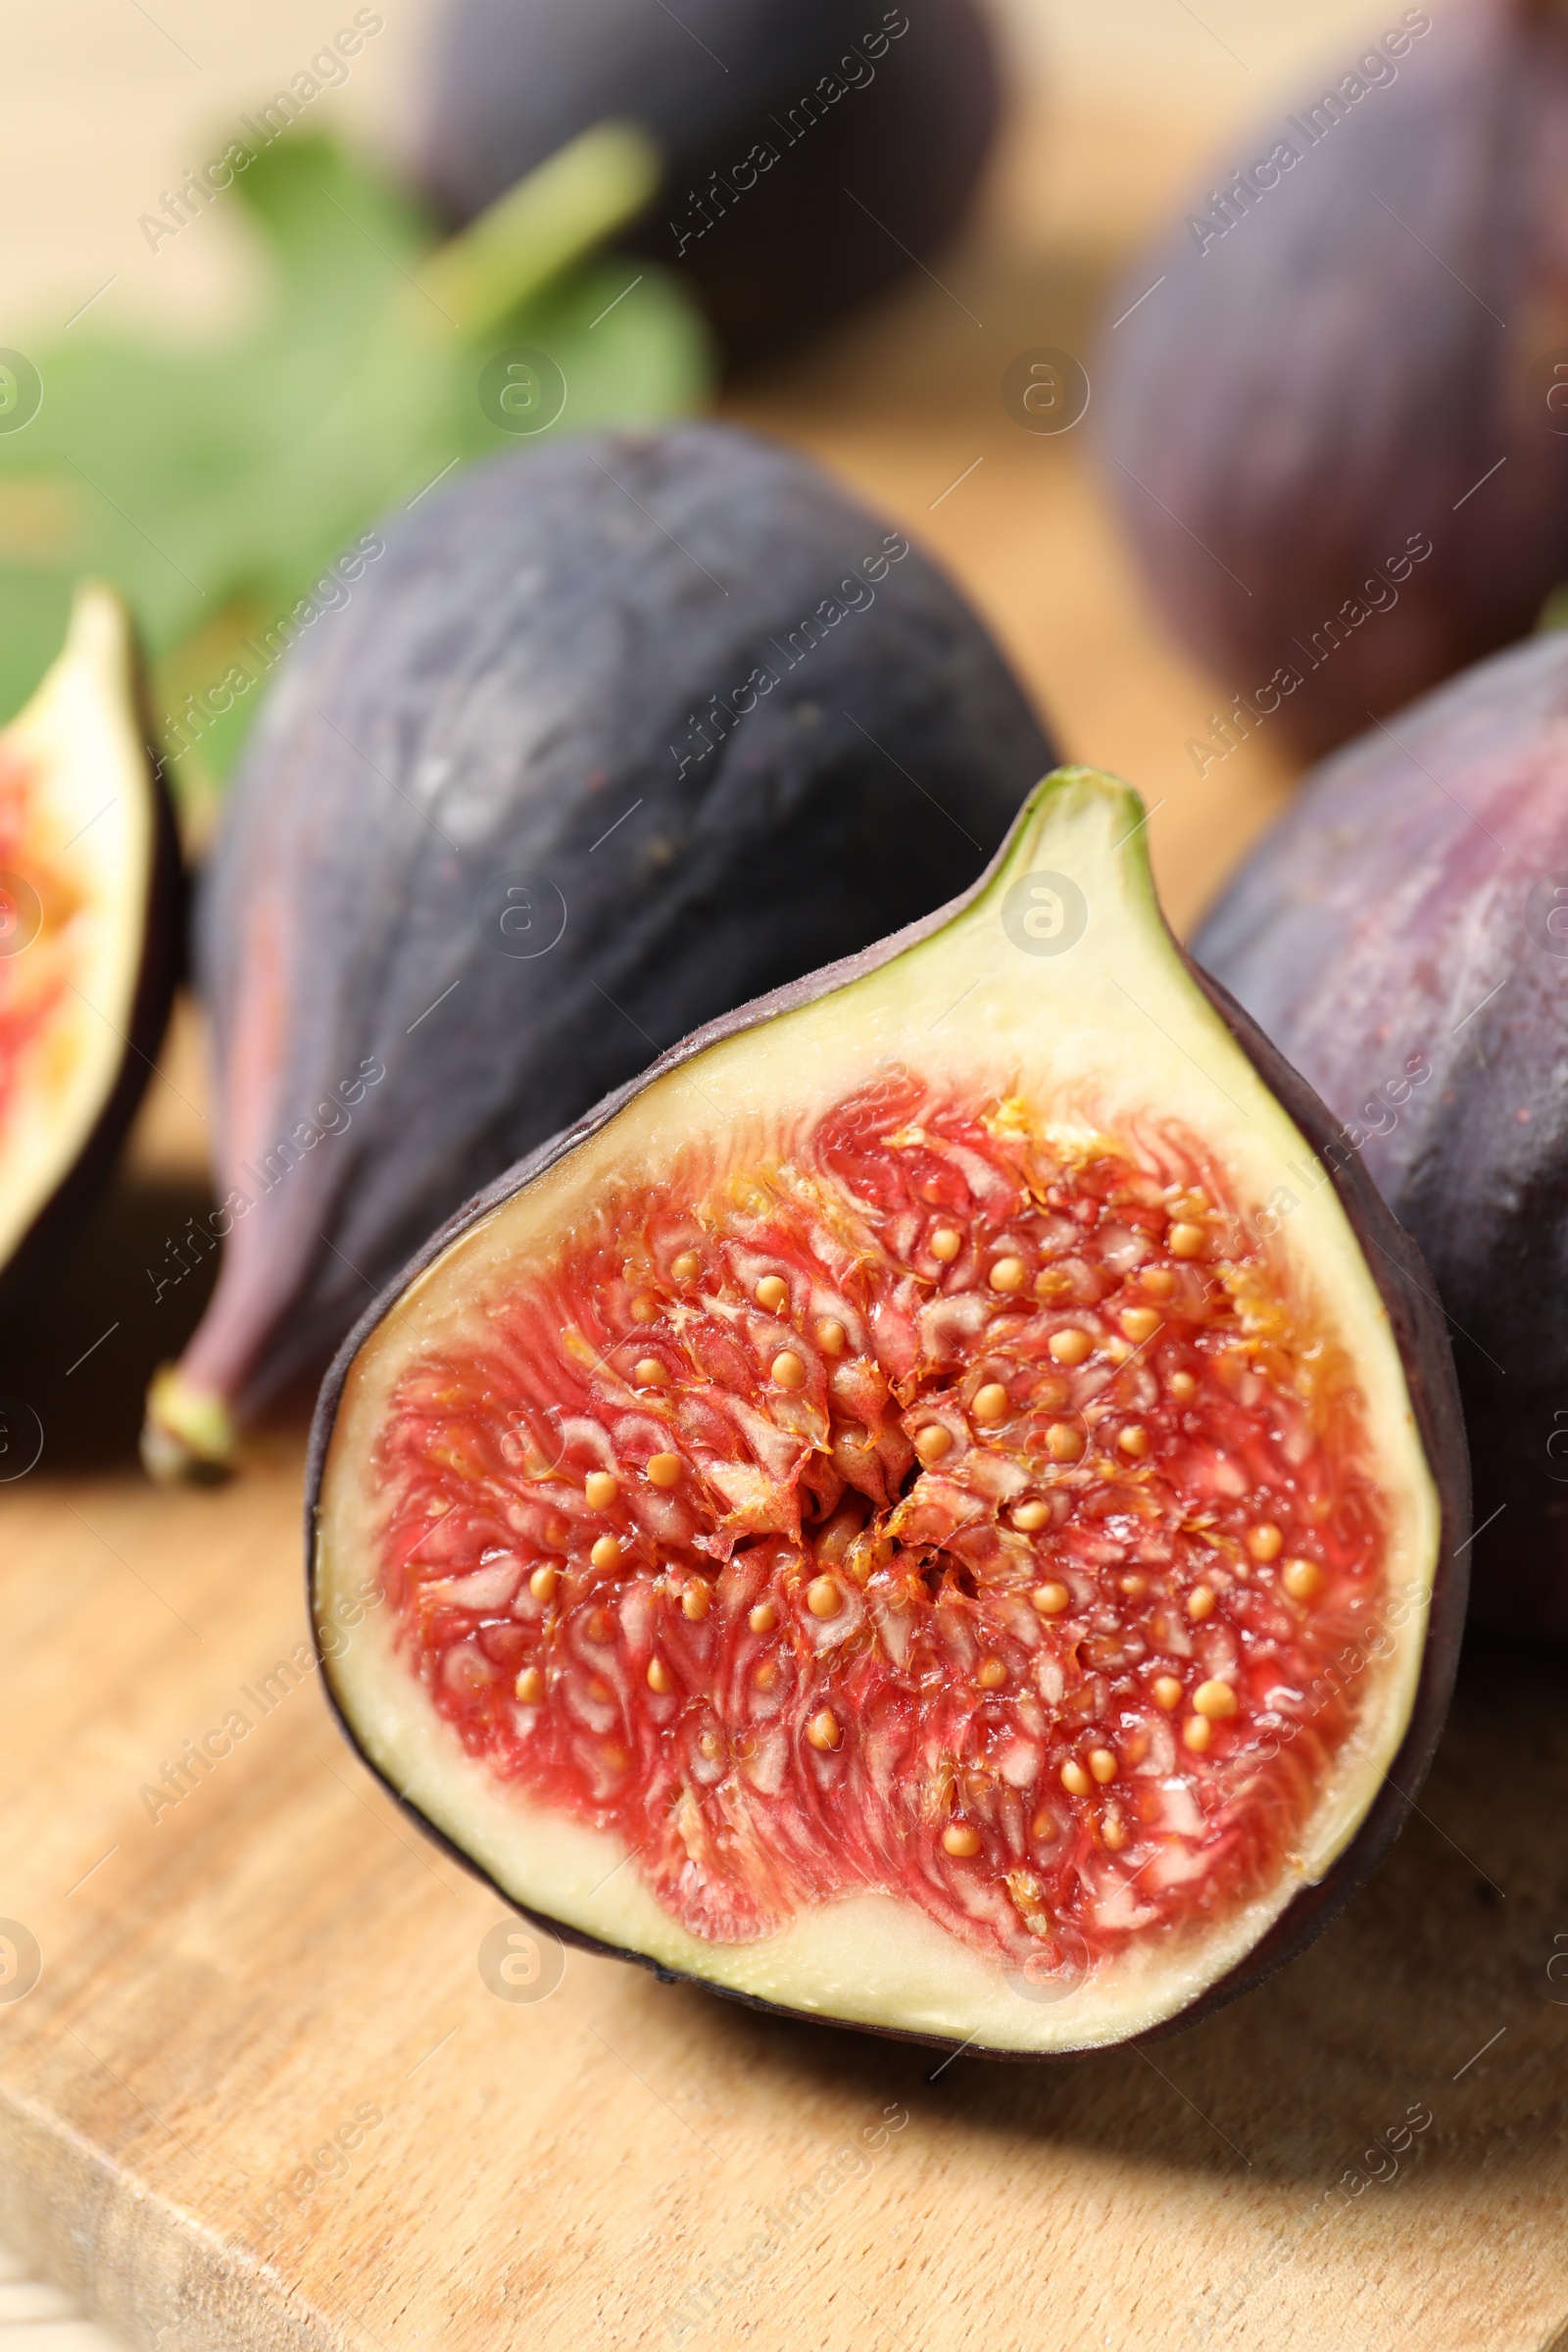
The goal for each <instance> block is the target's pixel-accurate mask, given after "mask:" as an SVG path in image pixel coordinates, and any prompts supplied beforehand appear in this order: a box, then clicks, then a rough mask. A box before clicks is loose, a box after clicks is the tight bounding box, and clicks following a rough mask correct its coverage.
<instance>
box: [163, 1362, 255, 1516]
mask: <svg viewBox="0 0 1568 2352" xmlns="http://www.w3.org/2000/svg"><path fill="white" fill-rule="evenodd" d="M236 1444H237V1439H236V1434H235V1430H234V1422H233V1417H232V1415H231V1414H230V1412H229V1409H228V1406H227V1405H226V1404H225V1402H224V1401H223V1399H222V1397H218V1396H215V1395H214V1394H213V1393H212V1391H210V1390H208V1389H198V1388H195V1387H194V1386H193V1385H192V1384H191V1382H190V1381H188V1380H187V1379H186V1378H185V1376H184V1374H183V1373H182V1372H181V1371H180V1368H179V1366H178V1365H177V1364H165V1365H163V1366H162V1368H161V1369H160V1370H159V1371H158V1372H156V1373H155V1374H154V1375H153V1379H152V1383H151V1386H150V1387H149V1389H148V1391H147V1412H146V1418H145V1420H144V1421H143V1423H142V1432H141V1458H142V1465H143V1467H144V1468H145V1470H146V1472H147V1474H148V1476H149V1477H150V1478H152V1479H154V1480H156V1482H157V1483H158V1485H159V1486H164V1487H172V1486H213V1485H216V1484H217V1483H218V1482H219V1481H220V1480H221V1479H225V1478H227V1477H228V1476H229V1474H230V1472H231V1471H232V1469H233V1467H234V1453H235V1446H236Z"/></svg>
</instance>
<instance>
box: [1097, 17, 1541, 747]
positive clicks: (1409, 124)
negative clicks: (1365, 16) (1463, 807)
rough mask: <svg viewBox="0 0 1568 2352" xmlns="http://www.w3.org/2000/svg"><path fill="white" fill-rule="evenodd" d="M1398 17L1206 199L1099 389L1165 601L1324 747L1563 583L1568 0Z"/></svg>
mask: <svg viewBox="0 0 1568 2352" xmlns="http://www.w3.org/2000/svg"><path fill="white" fill-rule="evenodd" d="M1390 15H1391V18H1392V20H1393V21H1392V22H1391V24H1390V25H1389V26H1388V27H1387V29H1386V30H1385V31H1384V33H1383V34H1382V36H1381V37H1380V38H1379V39H1377V40H1374V41H1373V42H1371V44H1370V45H1369V46H1367V47H1365V48H1363V49H1362V50H1360V51H1359V52H1352V51H1351V50H1349V49H1348V48H1347V49H1346V51H1345V53H1344V54H1343V55H1340V56H1334V55H1331V56H1330V57H1328V58H1327V59H1326V61H1325V66H1324V71H1323V72H1322V73H1321V74H1320V75H1319V76H1318V77H1317V78H1316V79H1315V80H1314V81H1313V82H1312V84H1311V85H1310V86H1309V87H1308V88H1307V89H1306V90H1305V91H1303V92H1302V94H1301V97H1300V99H1299V101H1298V103H1297V104H1296V106H1295V107H1294V109H1289V110H1287V109H1286V108H1283V107H1282V108H1281V109H1280V110H1279V112H1278V113H1277V114H1276V115H1275V116H1274V117H1272V118H1270V119H1269V120H1267V121H1266V122H1264V123H1262V124H1261V125H1260V126H1259V127H1258V129H1257V131H1256V133H1255V135H1254V136H1253V137H1252V138H1251V139H1250V140H1249V139H1239V140H1238V142H1237V144H1236V146H1235V148H1234V151H1233V152H1232V153H1231V154H1230V155H1229V156H1227V157H1226V158H1225V159H1223V162H1222V163H1221V164H1220V166H1219V167H1218V168H1217V170H1216V172H1215V176H1214V181H1213V184H1212V185H1211V186H1210V187H1208V188H1206V189H1199V190H1195V191H1194V193H1193V196H1192V199H1191V204H1190V208H1189V211H1188V214H1187V217H1186V218H1185V219H1184V220H1183V221H1182V222H1181V223H1180V225H1179V226H1177V227H1175V228H1174V229H1173V230H1172V232H1171V233H1170V235H1169V237H1168V238H1167V239H1166V240H1165V241H1164V242H1163V243H1162V244H1161V245H1160V246H1158V247H1157V248H1156V249H1155V250H1153V251H1152V252H1150V253H1148V254H1146V255H1145V256H1144V257H1143V258H1142V259H1141V260H1140V261H1139V263H1138V264H1137V266H1136V268H1135V269H1134V270H1133V271H1132V273H1131V274H1130V275H1129V277H1128V279H1127V281H1126V283H1125V285H1124V287H1123V288H1122V289H1121V292H1120V294H1119V295H1118V297H1117V298H1116V300H1115V301H1114V303H1113V305H1112V308H1111V312H1110V317H1111V318H1112V319H1115V320H1117V323H1116V324H1115V325H1113V326H1111V327H1109V328H1107V329H1106V331H1105V334H1104V337H1103V353H1102V368H1103V374H1102V377H1101V380H1100V383H1099V385H1098V386H1097V390H1098V392H1099V394H1100V398H1099V401H1098V403H1097V411H1098V415H1099V418H1100V424H1101V431H1102V447H1103V455H1104V458H1105V460H1106V466H1105V470H1106V473H1107V475H1108V477H1109V482H1110V486H1111V489H1112V492H1113V495H1114V496H1115V498H1116V501H1117V503H1118V505H1119V507H1120V509H1121V512H1122V515H1123V516H1124V517H1125V520H1126V523H1127V527H1128V529H1129V531H1130V532H1131V535H1132V538H1133V541H1134V544H1135V546H1136V548H1137V550H1138V552H1139V554H1140V556H1141V558H1142V560H1143V564H1144V566H1145V570H1146V572H1147V576H1148V579H1149V582H1150V585H1151V587H1152V592H1153V595H1154V598H1155V600H1156V602H1157V604H1158V605H1159V607H1160V608H1161V610H1162V611H1163V612H1164V613H1165V614H1166V616H1167V617H1168V619H1169V621H1170V623H1171V626H1172V628H1173V629H1174V630H1175V631H1176V632H1177V633H1178V634H1179V635H1180V636H1181V637H1182V638H1183V639H1184V640H1185V642H1186V643H1187V645H1188V646H1189V647H1190V648H1191V650H1192V651H1193V652H1194V653H1195V654H1196V655H1197V656H1198V658H1199V660H1200V661H1201V662H1203V663H1204V664H1205V665H1206V666H1207V667H1208V668H1209V669H1210V670H1212V671H1213V672H1214V673H1215V675H1216V676H1217V677H1218V678H1219V679H1220V680H1221V681H1222V683H1223V686H1224V689H1225V693H1226V695H1227V696H1230V697H1234V698H1239V699H1238V702H1237V704H1236V706H1235V707H1236V708H1237V709H1238V714H1239V717H1240V719H1241V723H1242V725H1243V726H1244V727H1249V728H1250V726H1251V725H1252V723H1253V722H1254V721H1255V719H1256V718H1258V717H1259V716H1261V717H1263V718H1265V719H1266V720H1267V722H1268V723H1269V724H1270V725H1273V726H1277V727H1278V728H1279V729H1280V730H1281V731H1282V732H1284V733H1287V734H1288V735H1289V736H1290V737H1291V739H1292V740H1293V741H1294V743H1295V744H1296V745H1297V746H1298V747H1299V749H1301V750H1303V751H1305V752H1306V753H1308V754H1311V755H1315V754H1317V753H1318V752H1321V751H1324V750H1327V749H1328V748H1330V747H1331V746H1333V745H1334V744H1336V743H1339V742H1342V741H1344V739H1345V738H1346V737H1347V736H1348V735H1351V734H1353V733H1355V732H1356V731H1357V730H1358V729H1359V728H1361V727H1362V726H1364V725H1365V723H1366V720H1367V718H1368V716H1369V715H1370V714H1373V713H1379V712H1385V711H1392V710H1395V709H1397V708H1398V707H1399V706H1400V705H1401V704H1402V703H1404V702H1406V701H1407V700H1408V699H1409V698H1410V697H1411V696H1413V695H1416V694H1420V693H1423V692H1425V690H1426V689H1427V688H1428V687H1430V686H1433V685H1435V684H1437V683H1438V681H1439V680H1440V679H1442V678H1445V677H1447V676H1448V675H1450V674H1451V673H1452V672H1453V671H1454V670H1457V669H1460V668H1462V667H1463V666H1464V665H1465V664H1466V663H1467V662H1472V661H1475V660H1476V659H1478V658H1479V657H1480V656H1482V655H1484V654H1488V653H1491V652H1492V651H1494V650H1495V648H1496V647H1498V646H1501V645H1505V644H1508V643H1509V642H1511V641H1512V640H1513V639H1514V638H1516V637H1519V636H1521V635H1522V634H1524V632H1525V631H1526V630H1528V629H1529V628H1530V626H1531V624H1532V623H1533V621H1534V620H1535V618H1536V615H1537V613H1539V611H1540V609H1541V607H1542V605H1543V603H1544V600H1545V598H1546V597H1547V596H1548V594H1549V593H1550V592H1551V590H1552V589H1553V588H1555V587H1556V586H1557V585H1558V584H1559V583H1560V582H1561V581H1562V580H1563V579H1564V578H1565V577H1568V208H1565V206H1564V203H1563V188H1564V185H1565V174H1568V9H1565V8H1563V7H1561V6H1554V5H1544V4H1539V5H1527V4H1526V0H1467V4H1466V5H1461V6H1456V7H1454V8H1452V9H1451V10H1446V11H1442V12H1434V13H1433V14H1431V15H1429V14H1428V13H1427V11H1426V10H1424V9H1421V8H1410V9H1405V10H1404V11H1403V12H1402V13H1400V14H1398V15H1397V16H1395V15H1394V12H1392V11H1391V12H1390ZM1140 297H1142V298H1143V299H1140ZM1135 304H1136V308H1133V307H1132V306H1133V305H1135ZM1249 713H1250V714H1249ZM1276 713H1277V716H1276V715H1275V714H1276Z"/></svg>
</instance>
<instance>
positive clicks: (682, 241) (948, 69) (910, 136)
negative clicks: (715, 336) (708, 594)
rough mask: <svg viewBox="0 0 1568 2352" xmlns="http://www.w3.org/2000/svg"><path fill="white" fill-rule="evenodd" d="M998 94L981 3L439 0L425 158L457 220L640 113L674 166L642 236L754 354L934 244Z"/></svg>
mask: <svg viewBox="0 0 1568 2352" xmlns="http://www.w3.org/2000/svg"><path fill="white" fill-rule="evenodd" d="M999 103H1000V75H999V70H998V61H997V55H996V49H995V45H994V42H993V39H992V35H991V33H990V30H989V28H988V26H987V24H986V21H985V18H984V16H983V14H982V13H981V10H980V9H979V7H978V6H977V5H976V0H906V4H905V5H902V6H899V7H896V8H885V7H884V6H883V5H882V0H854V4H853V5H846V0H681V6H680V8H679V9H678V10H672V9H666V8H664V7H662V5H660V4H659V0H447V5H446V6H445V8H444V10H443V12H442V13H441V15H440V16H439V17H438V19H437V24H436V30H435V35H434V48H433V55H432V59H431V68H430V87H429V95H428V98H427V100H426V103H425V107H424V113H423V119H422V122H421V123H420V124H419V127H418V131H417V159H416V168H417V176H418V177H419V179H420V180H421V181H422V183H423V185H424V188H425V190H426V192H427V194H428V195H429V197H430V198H431V200H432V201H433V202H434V204H435V205H436V207H437V209H438V210H439V211H441V212H442V213H444V214H445V216H446V217H447V218H448V219H449V220H451V221H466V220H467V219H469V218H470V217H471V216H472V215H473V214H474V213H476V212H478V211H479V210H480V208H481V207H482V206H484V205H486V204H488V203H489V202H490V201H491V200H492V199H493V198H494V197H496V196H498V195H499V194H500V193H501V191H502V189H504V188H506V187H508V186H510V185H511V183H512V182H513V181H514V180H515V179H516V178H518V177H519V176H520V175H521V173H523V172H528V171H530V170H532V168H533V167H534V165H536V164H538V163H539V162H541V161H542V160H543V158H544V157H546V156H548V155H550V154H552V153H553V152H554V151H555V150H556V149H557V148H558V147H560V146H561V145H562V144H563V142H564V140H566V139H569V138H571V137H572V136H573V135H574V134H575V133H576V132H578V131H580V130H584V129H586V128H587V127H588V126H589V125H590V124H591V123H598V122H601V121H604V120H605V119H607V118H612V117H629V118H631V119H633V120H634V121H636V122H638V123H642V124H643V125H644V126H645V127H646V128H647V129H648V130H649V131H650V132H651V133H652V135H653V136H654V138H655V139H656V140H657V142H658V143H659V145H660V147H661V149H662V152H663V154H664V156H665V158H666V162H667V170H666V172H665V176H664V181H663V184H662V188H661V191H660V194H659V196H658V198H657V199H656V200H655V202H654V204H653V206H652V207H651V208H650V210H649V212H648V214H647V216H646V218H645V220H644V222H643V225H642V230H641V237H640V242H641V245H642V248H643V250H644V251H645V252H646V253H647V254H648V255H649V256H650V257H651V258H652V259H653V260H655V261H658V262H662V263H666V264H671V265H678V267H679V269H680V270H681V272H682V273H683V274H684V275H685V276H687V277H688V278H689V279H690V281H691V282H692V284H693V285H694V286H695V288H696V290H697V292H698V294H699V296H700V298H701V300H702V301H703V303H704V305H705V307H706V308H707V310H708V313H709V315H710V317H711V319H712V321H713V324H714V325H715V327H716V328H717V330H718V333H719V335H720V337H721V339H722V341H723V342H724V344H725V346H726V348H727V349H728V350H729V352H730V353H731V354H732V356H734V357H736V358H745V357H749V356H751V355H753V354H756V353H758V352H760V351H762V350H764V349H766V348H767V347H768V346H772V345H777V344H780V343H782V342H785V341H787V340H789V339H791V338H794V337H798V336H801V335H803V334H806V333H809V332H810V331H811V330H813V329H815V328H817V327H821V326H823V325H825V324H827V323H828V321H830V320H831V319H837V318H838V317H840V316H841V315H842V314H843V313H845V312H847V311H849V310H852V309H854V308H855V306H856V305H857V304H858V303H861V302H864V301H866V300H867V299H868V298H869V297H871V296H872V295H875V294H878V293H880V292H881V291H882V289H883V288H884V287H885V286H888V285H891V284H892V283H893V282H894V280H895V279H897V278H899V277H900V276H902V275H903V274H904V273H905V272H906V271H907V270H909V269H910V268H912V267H913V266H914V265H915V264H916V262H917V261H919V260H920V259H921V258H922V257H923V256H925V255H926V254H928V253H930V252H931V251H932V250H933V249H934V248H935V247H936V246H937V245H938V244H939V243H940V242H941V240H942V239H943V238H944V237H945V236H946V235H947V234H948V232H949V231H950V230H951V229H952V228H953V227H954V226H955V224H956V221H958V220H959V218H960V217H961V215H962V213H963V210H964V207H965V205H966V204H967V202H968V200H969V197H970V195H971V193H972V191H973V189H974V186H975V182H976V180H977V179H978V177H979V173H980V170H981V166H982V165H983V164H984V162H985V159H986V155H987V152H988V150H989V147H990V144H991V139H992V135H993V132H994V131H995V128H996V123H997V118H998V112H999Z"/></svg>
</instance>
